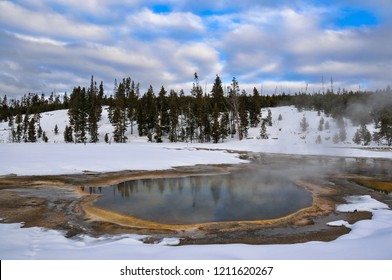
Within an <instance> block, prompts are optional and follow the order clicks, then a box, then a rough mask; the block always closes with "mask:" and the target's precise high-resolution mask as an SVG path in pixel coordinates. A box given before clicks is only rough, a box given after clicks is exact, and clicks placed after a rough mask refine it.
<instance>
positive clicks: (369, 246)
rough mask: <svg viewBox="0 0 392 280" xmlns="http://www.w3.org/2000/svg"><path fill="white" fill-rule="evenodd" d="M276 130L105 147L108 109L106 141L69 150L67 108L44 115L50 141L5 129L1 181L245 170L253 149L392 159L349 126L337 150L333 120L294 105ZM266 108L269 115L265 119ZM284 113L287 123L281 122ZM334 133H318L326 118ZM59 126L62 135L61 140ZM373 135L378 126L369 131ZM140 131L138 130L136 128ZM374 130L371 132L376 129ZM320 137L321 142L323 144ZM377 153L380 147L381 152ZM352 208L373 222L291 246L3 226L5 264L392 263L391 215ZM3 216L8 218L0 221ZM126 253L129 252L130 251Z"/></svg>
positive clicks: (283, 110) (0, 252)
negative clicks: (209, 167) (203, 167)
mask: <svg viewBox="0 0 392 280" xmlns="http://www.w3.org/2000/svg"><path fill="white" fill-rule="evenodd" d="M271 111H272V116H273V125H272V127H267V132H268V133H269V139H266V140H261V139H258V135H259V128H251V129H250V130H249V137H248V138H249V139H245V140H243V141H239V140H238V139H236V138H229V139H227V140H225V142H224V143H219V144H212V143H206V144H199V143H168V142H165V143H160V144H158V143H148V142H147V139H146V138H145V137H137V136H135V135H131V134H130V133H129V132H128V135H127V136H128V142H129V143H126V144H113V143H112V144H107V143H104V142H103V137H104V135H105V133H111V131H112V127H111V125H110V123H109V122H108V120H107V113H105V112H106V111H105V110H104V115H103V119H102V120H101V122H100V123H99V134H100V143H97V144H90V143H88V144H86V145H83V144H66V143H64V141H63V134H62V132H63V131H64V128H65V126H66V125H67V124H68V117H67V111H66V110H60V111H54V112H48V113H44V114H42V119H41V126H42V128H43V130H44V131H46V134H47V136H48V137H49V143H9V131H8V130H7V128H8V126H7V124H6V123H0V154H1V157H0V175H7V174H17V175H41V174H42V175H49V174H74V173H81V172H84V171H95V172H108V171H119V170H162V169H170V168H173V167H176V166H188V165H196V164H220V163H230V164H239V163H245V162H246V161H244V160H242V159H240V158H239V155H238V153H231V152H228V150H233V151H254V152H265V153H279V154H297V155H328V156H342V157H366V158H376V157H378V158H388V159H392V150H391V149H389V150H387V149H385V150H380V151H376V150H368V149H362V147H361V146H360V145H355V144H353V143H352V141H351V139H352V138H353V136H354V133H355V131H356V130H357V128H358V127H355V126H352V125H351V123H350V122H349V121H348V120H345V122H346V124H347V127H346V130H347V140H346V141H345V142H344V143H339V144H334V143H333V142H332V138H333V135H334V134H336V133H337V131H338V128H337V125H336V124H335V122H334V120H333V119H332V118H329V117H327V116H325V115H323V114H321V116H318V115H317V112H313V111H304V112H298V111H297V109H295V108H294V107H292V106H286V107H277V108H271ZM266 115H267V113H266V110H264V111H263V116H266ZM279 115H282V120H280V121H279V120H278V116H279ZM304 115H305V116H306V118H307V121H308V122H309V125H310V126H309V128H308V130H307V131H306V132H300V127H299V124H300V121H301V119H302V117H303V116H304ZM321 117H323V118H324V119H325V121H328V122H329V124H330V129H328V130H326V129H324V130H323V131H318V125H319V120H320V118H321ZM56 124H57V125H58V128H59V131H60V133H59V134H58V135H55V134H54V131H53V130H54V126H55V125H56ZM368 129H369V130H371V129H372V127H371V126H368ZM134 130H135V133H136V132H137V130H136V127H135V128H134ZM371 132H372V130H371ZM318 135H320V137H321V138H322V143H321V144H316V143H315V141H316V138H317V136H318ZM374 147H375V148H376V147H377V146H374ZM347 202H348V203H347V204H344V205H340V206H339V207H338V208H337V211H354V210H355V209H356V210H358V211H366V210H367V211H371V212H372V213H373V218H372V219H371V220H364V221H359V222H357V223H355V224H353V225H350V224H348V223H347V222H346V221H335V222H332V223H330V225H331V226H342V225H343V226H347V227H350V228H351V229H352V231H351V232H350V233H349V234H346V235H343V236H341V237H340V238H338V239H336V240H335V241H331V242H308V243H300V244H288V245H244V244H230V245H203V246H200V245H192V246H170V245H176V244H178V240H177V239H164V240H162V242H161V243H160V244H144V243H143V242H142V239H143V238H144V237H143V236H137V235H112V236H104V237H101V238H92V237H89V236H78V237H77V238H72V239H68V238H65V237H64V233H63V232H61V231H55V230H46V229H43V228H37V227H34V228H23V227H22V225H21V224H0V236H1V238H0V259H392V251H391V250H390V247H389V245H387V244H392V211H391V210H389V209H388V208H387V206H386V205H385V204H383V203H381V202H378V201H376V200H374V199H373V198H371V197H370V196H356V197H347ZM0 218H1V217H0ZM124 248H126V250H125V249H124Z"/></svg>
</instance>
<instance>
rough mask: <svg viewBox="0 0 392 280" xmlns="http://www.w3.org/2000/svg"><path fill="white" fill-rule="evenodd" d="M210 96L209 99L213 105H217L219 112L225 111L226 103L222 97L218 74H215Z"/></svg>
mask: <svg viewBox="0 0 392 280" xmlns="http://www.w3.org/2000/svg"><path fill="white" fill-rule="evenodd" d="M211 98H212V100H211V101H212V104H213V106H215V104H216V105H217V106H218V111H219V112H225V111H227V105H226V100H225V97H224V92H223V87H222V81H221V79H220V77H219V76H218V75H216V78H215V82H214V85H213V86H212V90H211Z"/></svg>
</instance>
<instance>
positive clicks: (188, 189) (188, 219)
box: [94, 170, 312, 224]
mask: <svg viewBox="0 0 392 280" xmlns="http://www.w3.org/2000/svg"><path fill="white" fill-rule="evenodd" d="M94 192H98V193H100V194H102V196H101V197H100V198H99V199H98V200H97V201H96V202H95V203H94V205H95V206H97V207H100V208H104V209H108V210H111V211H114V212H117V213H120V214H124V215H129V216H133V217H136V218H139V219H143V220H148V221H154V222H159V223H163V224H196V223H207V222H227V221H253V220H266V219H274V218H280V217H283V216H286V215H289V214H291V213H294V212H296V211H297V210H299V209H301V208H304V207H308V206H310V205H311V204H312V194H311V193H310V192H308V191H306V190H305V189H303V188H301V187H298V186H296V185H295V184H294V183H293V182H291V181H290V180H288V179H286V178H283V177H282V176H278V175H277V174H276V173H273V172H268V171H262V170H257V171H255V170H252V171H239V172H234V173H231V174H225V175H208V176H190V177H179V178H159V179H141V180H132V181H127V182H123V183H120V184H117V185H113V186H110V187H104V188H99V190H97V189H94Z"/></svg>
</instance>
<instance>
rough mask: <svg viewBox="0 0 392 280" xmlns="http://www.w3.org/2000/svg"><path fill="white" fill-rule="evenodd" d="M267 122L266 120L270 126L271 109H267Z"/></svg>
mask: <svg viewBox="0 0 392 280" xmlns="http://www.w3.org/2000/svg"><path fill="white" fill-rule="evenodd" d="M267 122H268V126H272V113H271V109H268V115H267Z"/></svg>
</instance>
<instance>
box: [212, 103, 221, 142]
mask: <svg viewBox="0 0 392 280" xmlns="http://www.w3.org/2000/svg"><path fill="white" fill-rule="evenodd" d="M212 120H213V123H212V131H211V136H212V141H213V142H214V143H218V142H219V139H220V138H221V133H220V130H219V108H218V104H217V103H215V104H214V111H213V114H212Z"/></svg>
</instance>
